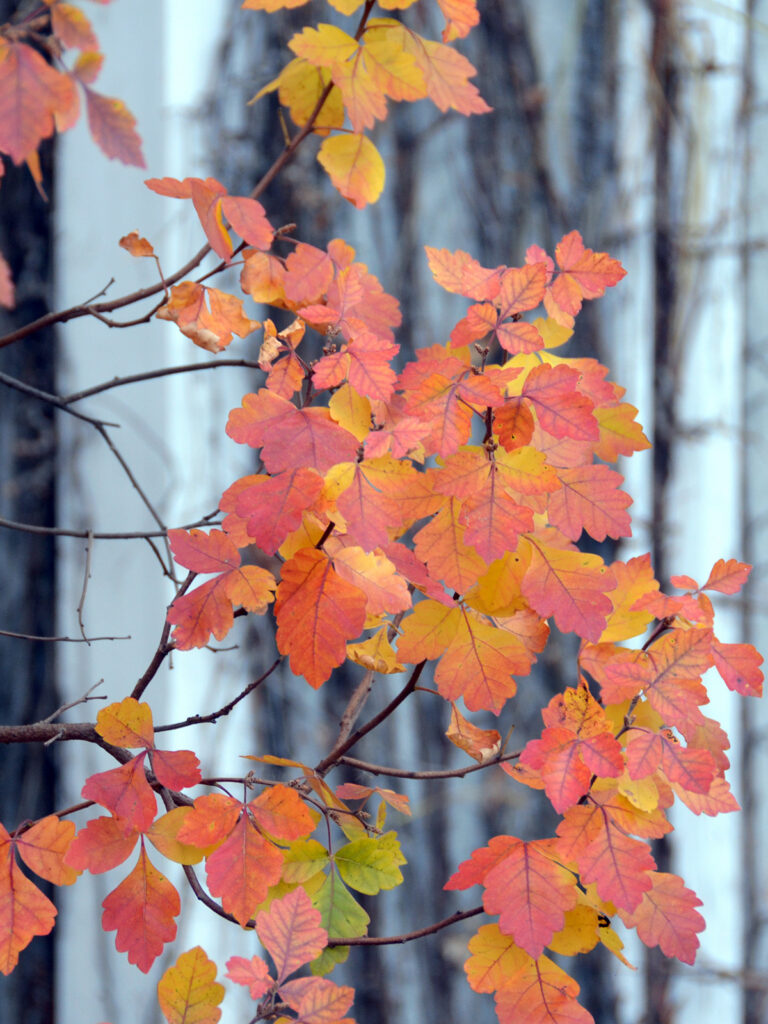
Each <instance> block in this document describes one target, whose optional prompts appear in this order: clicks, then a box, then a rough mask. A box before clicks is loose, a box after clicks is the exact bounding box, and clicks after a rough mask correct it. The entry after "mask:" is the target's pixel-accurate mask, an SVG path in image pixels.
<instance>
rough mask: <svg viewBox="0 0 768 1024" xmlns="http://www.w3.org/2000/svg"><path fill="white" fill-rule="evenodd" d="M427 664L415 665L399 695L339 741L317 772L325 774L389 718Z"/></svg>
mask: <svg viewBox="0 0 768 1024" xmlns="http://www.w3.org/2000/svg"><path fill="white" fill-rule="evenodd" d="M425 665H426V661H420V662H419V664H418V665H416V666H415V668H414V670H413V672H411V678H410V679H409V680H408V682H407V683H406V684H405V686H404V687H403V689H402V690H401V691H400V693H398V695H397V696H396V697H395V698H394V699H393V700H391V701H390V702H389V704H387V706H386V707H385V708H382V710H381V711H380V712H379V713H378V714H377V715H374V716H373V718H371V719H370V720H369V721H368V722H366V724H365V725H361V726H360V728H359V729H358V730H357V732H354V733H353V734H352V735H351V736H349V737H348V738H347V739H344V740H341V741H337V743H336V745H335V746H334V748H333V750H332V751H331V752H330V754H328V756H327V757H324V758H323V760H322V761H321V762H320V763H319V764H318V765H317V766H316V767H315V772H316V773H317V774H318V775H325V773H326V772H327V771H328V769H329V768H331V767H332V765H334V764H336V763H337V761H338V760H339V758H340V757H341V756H342V754H346V752H347V751H348V750H349V749H350V748H351V747H354V745H355V744H356V743H357V742H358V741H359V740H361V739H362V738H363V736H367V735H368V733H369V732H371V731H372V730H373V729H375V728H377V726H379V725H381V723H382V722H383V721H384V720H385V719H386V718H389V716H390V715H391V714H392V712H393V711H396V710H397V708H399V707H400V705H401V704H402V703H403V701H404V700H405V698H406V697H408V696H410V694H412V693H413V691H414V689H415V687H416V683H417V682H418V681H419V676H420V675H421V673H422V672H423V670H424V666H425Z"/></svg>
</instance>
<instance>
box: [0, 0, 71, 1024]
mask: <svg viewBox="0 0 768 1024" xmlns="http://www.w3.org/2000/svg"><path fill="white" fill-rule="evenodd" d="M17 6H18V4H17V3H16V2H15V0H0V21H5V20H7V19H8V18H9V17H10V16H11V15H12V14H13V12H14V10H15V8H16V7H17ZM43 156H44V159H43V173H44V177H45V182H46V186H47V187H48V189H49V191H51V192H52V191H53V190H52V179H51V171H52V160H51V152H50V146H46V147H45V152H44V154H43ZM50 213H51V211H50V206H48V205H46V204H45V203H44V202H43V200H42V198H41V197H40V196H39V195H38V194H37V192H36V190H35V186H34V183H33V181H32V178H31V176H30V174H29V172H28V171H27V169H26V167H18V168H17V167H11V166H9V167H7V168H6V173H5V177H4V178H3V181H2V186H1V187H0V251H2V252H3V254H4V256H5V257H6V259H7V260H8V261H9V263H10V265H11V270H12V273H13V279H14V281H15V283H16V295H17V306H16V309H15V310H13V311H10V312H9V311H7V310H1V311H0V334H3V335H4V334H6V333H8V332H9V331H12V330H13V329H14V328H15V327H18V326H21V325H22V324H26V323H28V322H29V321H31V320H34V319H35V318H36V317H39V316H41V315H42V314H43V313H45V312H47V311H48V310H49V304H48V300H49V294H50V280H51V242H52V236H51V230H50V224H51V218H50ZM0 372H2V373H4V374H6V375H8V376H10V377H14V378H16V379H18V380H22V381H24V382H25V383H27V384H30V385H32V386H33V387H36V388H39V389H40V390H43V391H47V392H51V391H53V390H55V388H54V377H55V351H54V339H53V337H52V335H51V333H50V332H45V333H40V334H36V335H35V336H34V337H33V338H31V339H29V340H27V341H21V342H17V343H16V344H14V345H11V346H9V347H7V348H4V349H0ZM55 460H56V425H55V422H54V417H53V412H52V410H51V408H50V406H47V405H46V404H44V403H42V402H38V401H37V400H36V399H34V398H30V397H29V396H27V395H24V394H21V393H20V392H18V391H15V390H13V389H12V388H9V387H7V386H5V385H3V384H2V383H0V516H1V517H3V518H4V519H10V520H14V521H17V522H23V523H30V524H35V525H46V526H48V525H51V524H52V523H54V522H55V514H54V513H55V502H56V493H55V480H56V462H55ZM54 548H55V543H54V539H53V538H52V537H50V536H45V535H36V534H32V533H24V532H19V531H16V530H11V529H6V528H0V565H2V567H3V581H2V585H0V629H3V630H7V631H12V632H16V633H24V634H31V635H36V636H37V635H45V634H50V630H51V623H52V622H54V621H55V604H54V602H55V576H54V554H55V551H54ZM54 646H55V645H53V644H50V643H41V642H34V641H30V640H23V639H14V638H11V637H7V636H0V665H2V671H3V681H2V685H1V686H0V721H3V722H7V723H16V722H35V721H38V720H39V719H41V718H44V717H46V716H47V715H49V714H50V713H51V712H52V711H54V710H55V709H56V707H57V704H58V701H57V698H56V686H55V681H54V660H55V651H54ZM56 755H57V747H56V746H55V745H51V746H45V747H44V746H32V747H27V746H23V745H21V744H19V745H11V746H7V747H0V779H2V784H1V785H0V820H2V822H3V824H4V825H5V827H6V828H7V829H9V830H12V829H14V828H16V826H17V825H19V824H20V823H21V822H22V821H23V820H26V819H35V818H39V817H41V816H43V815H45V814H47V813H50V811H52V810H53V809H54V807H55V801H56V764H57V756H56ZM36 882H37V884H40V882H39V880H37V879H36ZM41 888H43V889H44V890H45V891H47V892H48V894H49V895H51V892H50V889H51V887H49V886H47V884H46V883H43V884H42V885H41ZM53 960H54V945H53V940H52V938H51V937H50V936H47V937H44V938H43V937H39V938H37V939H35V941H34V942H33V943H32V944H31V946H29V947H28V948H27V949H26V950H24V952H23V953H22V955H21V957H20V960H19V964H18V966H17V968H16V970H15V971H14V972H13V973H12V974H11V975H9V976H8V977H6V978H3V979H2V980H0V1020H2V1021H8V1022H9V1024H11V1022H12V1024H51V1022H52V1021H53V1020H54V1008H53V1007H54V1000H53V995H54V993H53V977H54V970H53V968H54V963H53Z"/></svg>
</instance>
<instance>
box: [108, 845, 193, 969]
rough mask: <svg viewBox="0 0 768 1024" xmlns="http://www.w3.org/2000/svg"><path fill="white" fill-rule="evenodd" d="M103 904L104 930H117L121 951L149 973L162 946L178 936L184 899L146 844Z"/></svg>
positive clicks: (117, 946) (116, 940)
mask: <svg viewBox="0 0 768 1024" xmlns="http://www.w3.org/2000/svg"><path fill="white" fill-rule="evenodd" d="M102 906H103V907H104V913H103V914H102V917H101V926H102V928H103V929H104V931H105V932H112V931H117V935H116V937H115V948H116V949H117V951H118V953H127V954H128V960H129V962H130V963H132V964H135V965H136V966H137V967H138V968H139V970H140V971H143V972H144V974H146V973H147V971H149V969H150V967H151V966H152V964H153V963H154V962H155V960H156V959H157V957H159V956H160V954H161V953H162V951H163V946H164V945H165V944H166V943H167V942H172V941H173V940H174V939H175V938H176V922H175V920H174V918H176V917H178V915H179V913H180V911H181V901H180V900H179V894H178V893H177V892H176V890H175V889H174V887H173V886H172V885H171V883H170V882H169V881H168V879H167V878H166V877H165V875H162V874H161V873H160V872H159V871H158V870H157V868H155V867H154V866H153V864H152V863H151V861H150V860H149V858H148V857H147V854H146V851H145V850H144V848H143V847H142V850H141V853H140V854H139V859H138V861H137V863H136V866H135V868H134V869H133V871H132V872H131V873H130V875H128V877H127V878H125V879H123V881H122V882H121V883H120V885H118V887H117V888H116V889H113V890H112V892H111V893H109V895H108V896H107V898H106V899H105V900H104V902H103V903H102Z"/></svg>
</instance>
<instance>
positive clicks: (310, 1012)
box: [280, 978, 355, 1024]
mask: <svg viewBox="0 0 768 1024" xmlns="http://www.w3.org/2000/svg"><path fill="white" fill-rule="evenodd" d="M280 995H281V997H282V998H283V999H284V1000H285V1001H286V1003H287V1004H288V1005H289V1006H290V1007H291V1009H292V1010H295V1011H296V1013H297V1014H298V1016H297V1018H296V1019H297V1020H300V1021H302V1022H303V1024H355V1022H354V1021H353V1020H352V1018H351V1017H343V1016H342V1014H344V1013H346V1011H347V1010H348V1009H349V1007H350V1006H351V1005H352V1001H353V1000H354V998H355V990H354V989H353V988H351V987H350V986H349V985H337V984H336V982H335V981H330V980H329V979H328V978H294V979H293V980H292V981H288V982H285V984H283V985H282V986H281V987H280Z"/></svg>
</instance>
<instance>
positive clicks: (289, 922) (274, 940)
mask: <svg viewBox="0 0 768 1024" xmlns="http://www.w3.org/2000/svg"><path fill="white" fill-rule="evenodd" d="M320 921H321V914H320V911H319V910H316V909H315V907H313V906H312V903H311V902H310V899H309V897H308V896H307V894H306V892H305V891H304V890H303V889H302V888H298V889H294V890H293V892H290V893H288V895H287V896H284V897H283V898H282V899H279V900H273V901H272V903H271V904H270V907H269V910H263V911H262V912H261V913H260V914H258V916H257V917H256V930H257V932H258V935H259V939H260V940H261V943H262V945H263V946H264V948H265V949H266V951H267V952H268V953H269V955H270V956H271V957H272V960H273V961H274V964H275V968H276V971H277V983H278V985H280V984H282V982H283V981H284V980H285V979H286V978H287V977H288V975H289V974H293V972H294V971H297V970H298V969H299V967H301V966H302V965H303V964H307V963H309V962H310V961H312V960H314V959H315V958H316V957H318V956H320V954H321V953H322V951H323V950H324V949H325V947H326V944H327V942H328V932H327V931H326V930H325V929H324V928H322V927H321V925H320Z"/></svg>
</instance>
